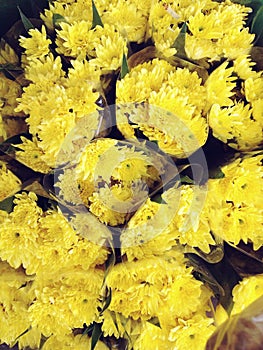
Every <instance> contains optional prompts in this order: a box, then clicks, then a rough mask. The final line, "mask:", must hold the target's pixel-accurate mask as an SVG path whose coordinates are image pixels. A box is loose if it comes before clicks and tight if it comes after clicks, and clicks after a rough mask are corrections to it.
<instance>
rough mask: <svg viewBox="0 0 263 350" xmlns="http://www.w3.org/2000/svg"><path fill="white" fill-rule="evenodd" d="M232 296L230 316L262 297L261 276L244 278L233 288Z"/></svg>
mask: <svg viewBox="0 0 263 350" xmlns="http://www.w3.org/2000/svg"><path fill="white" fill-rule="evenodd" d="M232 294H233V301H234V306H233V309H232V311H231V315H235V314H238V313H240V312H241V311H243V310H244V309H245V308H246V307H247V306H249V305H250V304H252V303H253V301H255V300H257V299H258V298H259V297H261V296H262V295H263V275H256V276H249V277H246V278H244V279H243V280H242V281H241V282H239V284H237V285H236V286H235V287H234V288H233V291H232Z"/></svg>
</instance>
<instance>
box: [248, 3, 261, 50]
mask: <svg viewBox="0 0 263 350" xmlns="http://www.w3.org/2000/svg"><path fill="white" fill-rule="evenodd" d="M251 31H252V33H255V34H256V40H255V42H254V45H255V44H256V43H257V42H258V41H259V40H260V39H261V40H262V39H263V5H262V6H260V8H259V10H258V11H257V13H256V15H255V16H254V18H253V20H252V25H251Z"/></svg>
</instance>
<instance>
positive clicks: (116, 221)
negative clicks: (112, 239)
mask: <svg viewBox="0 0 263 350" xmlns="http://www.w3.org/2000/svg"><path fill="white" fill-rule="evenodd" d="M138 194H140V193H138ZM137 198H138V196H135V197H133V196H132V193H131V191H130V190H129V189H128V188H125V187H124V188H123V187H122V186H119V185H114V186H111V187H109V186H107V185H105V186H104V187H101V188H99V189H98V191H97V192H94V193H93V194H92V196H90V197H89V201H90V203H91V204H90V206H89V210H90V212H91V213H92V214H94V215H95V216H96V217H97V218H98V219H99V220H100V222H102V223H105V224H107V225H110V226H117V225H120V224H124V222H125V221H126V218H127V215H128V214H129V211H130V209H131V208H132V207H133V204H136V203H137ZM134 200H135V203H134Z"/></svg>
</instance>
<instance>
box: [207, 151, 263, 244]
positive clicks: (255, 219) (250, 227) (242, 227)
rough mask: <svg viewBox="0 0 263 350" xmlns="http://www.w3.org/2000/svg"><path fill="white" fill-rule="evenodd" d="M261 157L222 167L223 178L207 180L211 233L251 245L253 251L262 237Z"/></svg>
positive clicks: (237, 161) (254, 156)
mask: <svg viewBox="0 0 263 350" xmlns="http://www.w3.org/2000/svg"><path fill="white" fill-rule="evenodd" d="M261 161H262V155H260V154H258V155H257V154H254V155H252V156H250V157H248V158H244V159H241V158H238V159H236V160H235V161H234V162H231V163H229V164H228V165H225V166H224V167H222V172H223V173H224V174H225V177H224V178H221V179H213V180H212V179H211V180H209V183H208V184H209V191H208V197H209V201H210V204H209V206H210V211H209V222H210V227H211V230H212V231H213V232H214V233H215V234H216V235H218V236H220V237H221V238H222V239H224V240H225V241H227V242H230V243H231V244H234V245H237V244H238V243H239V242H240V240H243V242H245V243H247V242H252V243H253V246H254V249H255V250H257V249H259V248H260V247H261V246H262V244H263V237H262V203H261V201H260V199H259V198H261V194H262V188H263V186H262V164H261Z"/></svg>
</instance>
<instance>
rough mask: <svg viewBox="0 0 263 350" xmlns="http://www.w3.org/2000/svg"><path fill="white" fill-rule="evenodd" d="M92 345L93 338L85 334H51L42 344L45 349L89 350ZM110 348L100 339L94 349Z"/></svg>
mask: <svg viewBox="0 0 263 350" xmlns="http://www.w3.org/2000/svg"><path fill="white" fill-rule="evenodd" d="M90 347H91V338H89V337H87V336H83V335H82V334H78V335H76V336H74V335H65V336H64V337H63V338H59V337H56V336H55V335H51V337H49V338H48V339H47V340H46V341H45V343H44V344H43V346H42V349H43V350H55V349H61V350H71V349H76V350H87V349H90ZM108 349H109V348H108V347H107V346H106V345H105V344H104V343H103V342H101V341H98V343H97V344H96V346H95V348H94V350H108Z"/></svg>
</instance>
